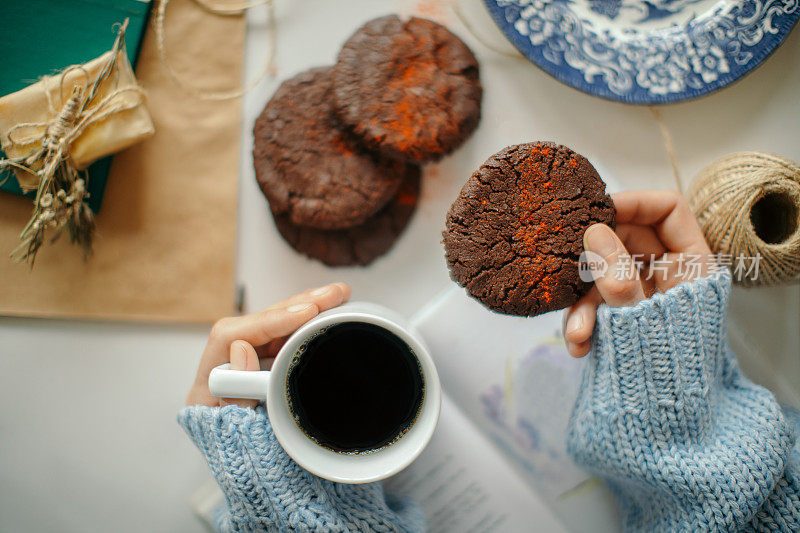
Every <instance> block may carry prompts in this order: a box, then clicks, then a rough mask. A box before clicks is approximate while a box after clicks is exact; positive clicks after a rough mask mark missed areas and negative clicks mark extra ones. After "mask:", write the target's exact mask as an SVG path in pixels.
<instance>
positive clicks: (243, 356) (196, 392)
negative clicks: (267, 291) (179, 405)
mask: <svg viewBox="0 0 800 533" xmlns="http://www.w3.org/2000/svg"><path fill="white" fill-rule="evenodd" d="M349 298H350V287H349V286H348V285H347V284H346V283H333V284H331V285H326V286H324V287H319V288H317V289H309V290H307V291H305V292H301V293H300V294H296V295H294V296H292V297H290V298H287V299H286V300H283V301H282V302H278V303H276V304H274V305H272V306H270V307H268V308H267V309H265V310H264V311H261V312H260V313H253V314H250V315H244V316H240V317H229V318H223V319H221V320H219V321H217V323H216V324H214V327H212V328H211V334H210V335H209V337H208V344H206V348H205V350H204V351H203V357H202V358H201V359H200V365H199V367H198V369H197V377H195V380H194V384H193V385H192V388H191V389H190V390H189V394H187V395H186V405H187V406H189V405H208V406H211V407H215V406H219V405H230V404H236V405H239V406H242V407H255V406H256V404H257V403H258V402H257V401H256V400H241V399H238V400H237V399H225V398H217V397H215V396H212V395H211V392H210V391H209V390H208V375H209V374H210V373H211V370H212V369H213V368H214V367H216V366H219V365H221V364H224V363H227V362H230V364H231V369H233V370H260V369H261V368H260V362H259V361H260V359H269V358H273V357H275V355H276V354H277V353H278V350H280V349H281V346H283V344H284V343H285V342H286V338H287V337H288V336H289V335H291V334H292V333H294V332H295V331H296V330H297V329H298V328H299V327H300V326H302V325H303V324H305V323H306V322H308V321H309V320H311V319H312V318H314V317H315V316H317V315H318V314H319V313H321V312H322V311H326V310H328V309H331V308H333V307H336V306H337V305H340V304H342V303H344V302H346V301H347V300H348V299H349Z"/></svg>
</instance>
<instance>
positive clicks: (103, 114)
mask: <svg viewBox="0 0 800 533" xmlns="http://www.w3.org/2000/svg"><path fill="white" fill-rule="evenodd" d="M127 26H128V20H127V19H126V20H125V22H124V23H123V24H121V25H120V26H119V28H118V32H117V39H116V41H115V42H114V46H113V48H112V50H111V52H110V53H109V54H110V55H109V57H108V59H106V60H104V61H103V62H102V63H101V64H100V72H99V74H98V75H97V77H96V78H95V79H94V80H91V76H90V75H89V73H88V71H87V70H86V68H85V67H83V66H72V67H67V68H66V69H64V70H63V71H61V74H60V79H59V85H58V88H57V90H56V88H53V86H52V84H51V83H50V82H49V81H45V80H43V81H42V82H41V86H42V90H43V91H44V96H45V99H46V101H47V107H48V109H47V111H48V116H52V117H53V118H52V119H50V120H47V121H43V122H25V123H19V124H16V125H15V126H14V127H13V128H11V130H10V131H9V132H8V134H7V137H8V141H9V143H10V144H11V146H17V147H19V146H25V145H30V144H33V143H36V142H41V146H39V147H38V148H36V149H35V150H34V151H33V153H32V154H30V155H27V156H21V157H17V158H10V159H2V160H0V168H4V167H6V168H12V169H14V170H17V171H22V172H25V173H26V174H30V175H32V176H34V177H35V178H38V183H37V185H36V187H27V188H35V190H36V196H35V200H34V210H33V214H32V216H31V218H30V219H29V220H28V223H27V224H26V225H25V227H24V228H23V230H22V232H21V233H20V236H19V238H20V243H19V245H18V246H17V247H16V248H15V249H14V250H13V251H12V252H11V258H12V259H13V260H15V261H17V262H21V261H27V262H28V263H29V264H30V266H31V268H32V267H33V264H34V262H35V260H36V255H37V253H38V251H39V249H40V248H41V246H42V244H43V243H44V238H45V232H46V231H47V230H48V229H49V228H52V229H57V230H59V233H57V234H56V237H55V238H57V237H58V236H59V235H61V234H62V233H64V234H68V235H69V238H70V240H71V241H72V242H74V243H78V244H80V245H81V246H82V247H83V249H84V253H85V254H86V255H88V254H90V253H91V242H92V235H93V232H94V215H93V214H92V211H91V209H90V208H89V206H88V204H87V203H86V199H87V198H88V191H87V189H86V183H87V179H88V175H87V174H86V172H81V171H79V170H78V169H77V166H76V163H75V161H74V160H73V156H72V154H71V149H72V143H73V141H75V140H76V139H77V138H78V137H80V135H81V134H82V133H83V132H84V131H85V130H86V129H87V128H88V127H89V126H91V125H92V124H96V123H98V122H100V121H102V120H105V119H106V118H108V117H109V116H111V115H114V114H116V113H120V112H122V111H125V110H128V109H134V108H136V107H139V106H140V105H142V104H143V102H144V91H143V90H142V89H141V88H140V87H139V86H137V85H133V86H130V87H122V88H120V87H119V81H120V79H119V72H118V69H117V68H116V67H117V61H118V58H119V57H124V55H125V30H126V29H127ZM101 57H102V56H101ZM76 70H78V71H80V73H81V74H83V76H84V80H81V79H80V78H78V79H77V80H72V81H74V83H72V88H71V93H70V95H69V97H68V98H67V99H66V100H65V99H64V94H65V87H66V86H67V85H68V83H67V76H68V75H69V74H70V73H73V72H75V71H76ZM109 84H110V85H109ZM107 88H108V94H105V95H103V96H102V98H101V91H102V90H105V89H107ZM51 93H52V94H51ZM125 94H135V95H138V98H132V99H130V100H128V101H125V99H122V98H120V97H121V96H122V95H125ZM56 95H58V98H59V100H60V101H59V102H54V101H53V100H54V99H55V98H56ZM30 128H36V129H37V131H36V132H34V133H29V134H28V135H27V136H24V135H22V133H23V132H24V131H25V130H26V129H30ZM26 183H27V181H26ZM20 185H21V186H22V187H23V189H25V188H26V186H25V184H23V182H22V181H21V180H20ZM55 238H54V239H53V240H55Z"/></svg>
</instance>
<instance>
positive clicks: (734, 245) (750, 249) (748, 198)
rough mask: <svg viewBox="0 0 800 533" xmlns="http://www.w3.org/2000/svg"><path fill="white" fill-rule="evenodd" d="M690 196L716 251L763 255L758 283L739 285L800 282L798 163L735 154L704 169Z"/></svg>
mask: <svg viewBox="0 0 800 533" xmlns="http://www.w3.org/2000/svg"><path fill="white" fill-rule="evenodd" d="M687 197H688V200H689V205H690V206H691V207H692V210H693V211H694V213H695V215H696V216H697V220H698V222H699V224H700V227H701V228H702V230H703V233H704V235H705V237H706V240H707V241H708V244H709V247H710V248H711V250H712V251H713V252H714V253H716V254H725V255H727V256H730V257H732V258H736V257H740V256H741V257H747V258H752V257H758V256H760V266H759V274H758V277H757V278H756V279H752V278H750V277H748V276H745V277H744V278H743V279H737V278H736V277H734V281H736V282H737V283H740V284H742V285H745V286H757V285H759V286H760V285H778V284H786V283H797V282H798V281H800V166H799V165H798V164H797V163H795V162H794V161H791V160H789V159H786V158H783V157H780V156H777V155H773V154H768V153H764V152H739V153H734V154H730V155H728V156H725V157H723V158H721V159H718V160H717V161H714V162H713V163H711V164H710V165H709V166H708V167H706V168H705V169H703V170H702V171H701V172H700V173H699V174H698V175H697V177H696V178H695V180H694V181H693V182H692V184H691V186H690V188H689V191H688V192H687ZM762 213H763V215H762Z"/></svg>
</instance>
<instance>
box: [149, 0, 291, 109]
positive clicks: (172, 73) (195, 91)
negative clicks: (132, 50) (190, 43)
mask: <svg viewBox="0 0 800 533" xmlns="http://www.w3.org/2000/svg"><path fill="white" fill-rule="evenodd" d="M194 2H195V3H196V4H198V5H199V6H200V7H202V8H203V9H205V10H206V11H208V12H209V13H212V14H214V15H220V16H233V15H241V14H242V13H244V12H245V11H246V10H248V9H251V8H254V7H258V6H266V8H267V35H268V39H269V47H268V49H267V57H266V59H265V60H264V64H263V65H262V67H261V70H260V72H259V73H258V75H257V76H256V77H255V78H253V79H252V80H250V81H249V82H247V83H246V84H244V85H242V86H241V87H240V88H238V89H233V90H228V91H213V90H210V89H203V88H200V87H197V86H195V85H194V84H193V83H192V82H191V81H188V80H187V79H185V78H184V75H183V74H181V73H179V72H178V71H177V70H175V68H173V66H172V64H171V63H170V61H169V58H168V57H167V43H166V31H165V26H166V16H167V5H168V4H169V0H159V3H158V9H157V10H156V16H155V22H154V24H155V31H156V46H157V48H158V56H159V59H160V61H161V64H162V66H163V67H164V69H165V70H166V71H167V74H169V77H170V78H171V79H172V81H173V82H174V83H175V84H176V85H178V86H179V87H180V88H181V89H183V90H184V91H185V92H187V93H189V94H190V95H192V96H194V97H195V98H199V99H202V100H216V101H222V100H233V99H235V98H239V97H240V96H242V95H244V94H246V93H247V92H249V91H250V90H252V89H253V88H255V87H256V86H257V85H258V84H259V83H260V82H261V80H262V79H263V78H264V77H265V76H266V75H267V74H269V72H270V71H271V70H272V66H273V63H274V61H275V51H276V49H277V32H276V25H275V10H274V4H273V0H253V1H250V2H247V1H244V2H236V3H224V4H223V3H218V2H211V1H209V0H194Z"/></svg>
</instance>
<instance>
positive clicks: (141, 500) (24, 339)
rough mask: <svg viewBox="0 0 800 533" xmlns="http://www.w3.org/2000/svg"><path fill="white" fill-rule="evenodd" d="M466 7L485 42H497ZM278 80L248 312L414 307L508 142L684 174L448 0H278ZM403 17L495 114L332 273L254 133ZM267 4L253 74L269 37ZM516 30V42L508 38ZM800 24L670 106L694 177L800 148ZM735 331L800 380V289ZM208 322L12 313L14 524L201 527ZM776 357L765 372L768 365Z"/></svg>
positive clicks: (243, 242) (644, 183) (749, 307)
mask: <svg viewBox="0 0 800 533" xmlns="http://www.w3.org/2000/svg"><path fill="white" fill-rule="evenodd" d="M471 2H472V0H470V2H467V5H466V8H467V15H468V17H471V18H475V19H476V20H477V21H478V23H479V27H478V29H477V30H478V32H479V34H481V35H482V36H483V39H484V40H492V39H494V40H498V39H499V36H498V35H497V32H496V30H495V29H494V28H493V27H492V26H491V25H488V24H486V21H487V20H488V19H486V20H483V23H481V20H482V13H481V11H480V10H481V9H483V8H482V7H480V6H477V7H476V6H475V5H473V4H472V3H471ZM277 12H278V17H279V20H278V25H279V46H278V55H277V61H276V65H277V76H276V78H274V79H267V80H264V81H263V82H262V83H261V84H260V85H259V86H258V87H257V88H256V89H255V90H254V91H253V92H252V93H250V94H249V95H248V96H247V97H246V99H245V119H244V121H243V132H244V135H243V143H242V144H243V148H242V170H241V176H242V182H241V199H240V212H239V227H240V231H239V252H238V277H239V280H240V282H241V283H242V284H243V285H244V286H245V288H246V293H247V307H248V309H258V308H260V307H264V306H266V305H268V304H269V303H271V302H273V301H274V300H276V299H278V298H281V297H284V296H286V295H289V294H291V293H294V292H296V291H298V290H301V289H303V288H306V287H308V286H311V285H316V284H323V283H325V282H328V281H333V280H336V279H344V280H345V281H348V282H349V283H351V284H352V286H353V289H354V295H355V297H357V298H360V299H367V300H374V301H378V302H383V303H384V304H386V305H389V306H390V307H394V308H395V309H397V310H398V311H400V312H402V313H405V314H411V313H413V312H414V311H415V310H416V309H417V308H418V307H419V306H421V305H422V304H423V303H424V302H425V301H427V300H428V299H429V298H430V297H431V296H432V295H433V294H434V293H436V292H437V291H439V290H440V289H442V288H443V287H446V286H447V284H448V283H449V281H448V277H447V273H446V269H445V265H444V260H443V257H442V250H441V245H440V243H439V241H440V235H439V232H440V230H441V228H442V226H443V220H444V213H445V211H446V209H447V207H448V205H449V203H450V202H451V201H452V199H453V198H454V197H455V195H456V194H457V192H458V190H459V189H460V187H461V185H462V184H463V182H464V180H465V179H466V178H467V177H468V176H469V174H470V172H471V171H472V170H473V169H474V168H476V167H477V166H478V165H479V164H480V163H481V162H483V161H484V160H485V159H486V158H487V157H488V156H489V155H491V154H492V153H493V152H495V151H497V150H498V149H500V148H502V147H503V146H506V145H508V144H514V143H518V142H522V141H528V140H539V139H543V140H544V139H547V140H556V141H558V142H561V143H563V144H566V145H568V146H571V147H573V148H574V149H576V150H577V151H578V152H581V153H583V154H584V155H586V156H587V157H588V158H589V159H590V160H591V161H592V162H593V163H594V164H595V166H596V167H597V168H598V170H599V171H600V173H601V175H603V176H606V177H608V178H609V180H610V181H613V182H614V183H617V184H619V187H620V188H625V189H637V188H669V187H673V178H672V174H671V171H670V168H669V163H668V159H667V155H666V152H665V150H664V148H663V141H662V138H661V135H660V133H659V130H658V127H657V125H656V123H655V122H654V120H653V118H652V116H651V114H650V112H649V111H648V110H647V109H646V108H642V107H629V106H625V105H622V104H616V103H611V102H607V101H604V100H600V99H598V98H594V97H591V96H588V95H585V94H583V93H580V92H578V91H575V90H573V89H570V88H568V87H566V86H564V85H562V84H561V83H559V82H557V81H555V80H554V79H552V78H550V77H549V76H548V75H547V74H545V73H544V72H542V71H540V70H539V69H537V68H536V67H534V66H532V65H530V64H528V63H526V62H524V61H522V60H519V59H515V58H511V57H507V56H504V55H501V54H498V53H496V52H493V51H492V50H490V49H488V48H487V47H486V46H484V45H483V44H482V43H481V42H480V41H478V40H476V39H475V38H474V37H473V36H472V35H471V34H470V33H469V31H467V30H466V28H465V27H464V26H463V25H462V24H461V22H460V21H459V19H458V18H457V17H456V16H455V14H454V13H453V11H452V10H451V9H450V7H449V3H448V2H439V1H433V0H428V1H410V0H409V1H402V0H398V1H394V2H376V1H374V0H357V1H356V0H347V1H346V2H330V1H326V0H302V1H296V2H290V1H288V0H279V1H278V10H277ZM391 12H401V13H405V14H409V13H412V12H421V13H423V14H424V15H426V16H429V17H433V18H438V19H439V20H440V21H442V22H444V23H446V24H447V25H448V26H449V27H450V28H452V29H453V31H455V32H456V33H458V34H459V35H460V36H461V37H462V38H463V39H464V40H465V41H466V42H467V43H468V44H469V45H470V47H472V49H473V50H474V51H475V53H476V55H477V56H478V58H479V61H480V63H481V78H482V80H483V82H484V85H485V89H486V91H485V96H484V102H483V119H482V122H481V125H480V128H479V129H478V131H477V132H476V133H475V135H474V136H473V137H472V138H471V139H470V140H469V141H468V142H467V143H466V144H465V145H464V146H463V147H462V148H461V149H460V150H458V151H457V152H456V153H455V154H454V155H452V156H451V157H448V158H446V159H445V160H444V161H442V162H440V163H438V164H436V165H431V166H428V167H427V168H426V176H425V182H424V189H423V194H422V202H421V205H420V208H419V212H418V214H417V215H416V217H415V218H414V220H413V222H412V223H411V225H410V227H409V228H408V231H407V232H406V234H405V235H404V236H403V238H402V239H401V240H400V242H399V243H398V244H397V246H395V248H394V249H393V250H392V252H391V253H390V254H389V255H388V256H387V257H385V258H383V259H381V260H379V261H378V262H376V263H375V264H374V265H373V266H372V267H370V268H368V269H343V270H331V269H327V268H324V267H322V266H321V265H319V264H316V263H313V262H311V261H308V260H305V259H303V258H302V257H300V256H298V255H296V254H294V253H293V252H291V250H289V249H288V247H287V246H286V245H285V244H284V243H283V242H282V241H280V238H279V237H278V236H277V234H276V233H275V230H274V228H273V227H272V223H271V221H270V219H269V215H268V214H267V211H266V208H265V204H264V201H263V198H262V196H261V195H260V193H259V192H258V189H257V187H256V186H255V184H254V180H253V171H252V168H251V160H250V156H249V151H250V146H251V135H250V129H251V127H252V122H253V120H254V118H255V116H256V115H257V114H258V112H259V111H260V110H261V108H262V107H263V105H264V103H265V102H266V101H267V100H268V98H269V96H270V95H271V94H272V92H273V91H274V90H275V88H276V87H277V83H278V82H280V81H282V80H284V79H286V78H288V77H290V76H292V75H294V74H295V73H297V72H299V71H301V70H303V69H306V68H308V67H311V66H317V65H323V64H330V63H332V62H333V61H334V59H335V57H336V54H337V52H338V48H339V46H340V45H341V44H342V42H344V40H345V39H346V38H347V37H348V36H349V35H350V34H351V33H352V32H353V30H354V29H355V28H356V27H357V26H358V25H360V24H361V23H362V22H364V21H366V20H368V19H370V18H373V17H375V16H378V15H382V14H387V13H391ZM262 15H263V14H261V13H253V15H252V16H251V17H250V23H249V32H248V50H247V54H246V58H247V67H246V70H247V72H249V73H251V74H254V73H255V72H257V71H258V70H259V67H260V64H261V62H262V61H263V57H264V53H265V50H266V34H265V29H264V23H263V21H264V19H263V16H262ZM497 42H501V41H499V40H498V41H497ZM799 91H800V33H798V32H797V31H795V32H794V34H792V35H791V36H790V37H789V38H788V39H787V41H786V42H785V44H784V45H783V46H782V47H781V48H780V49H779V50H778V51H777V52H775V54H774V55H773V57H771V58H769V60H768V61H767V62H766V63H765V64H764V65H763V66H761V67H760V68H758V69H757V70H756V71H755V72H754V73H752V75H750V76H748V77H746V78H745V79H743V80H741V81H739V82H738V83H735V84H733V85H732V86H730V87H728V88H726V89H724V90H722V91H720V92H718V93H717V94H714V95H711V96H709V97H706V98H702V99H700V100H697V101H693V102H687V103H682V104H676V105H672V106H668V107H663V108H661V111H662V113H663V116H664V121H665V123H666V124H667V126H668V128H669V130H670V131H671V132H672V135H673V136H674V138H675V147H676V151H677V157H678V163H679V167H680V171H681V173H682V175H683V177H684V180H685V181H688V179H690V178H691V177H692V176H693V175H694V174H695V173H696V172H697V171H698V170H699V169H700V168H701V167H702V166H704V165H705V164H707V163H709V162H711V161H712V160H713V159H714V158H716V157H719V156H722V155H724V154H727V153H729V152H733V151H737V150H749V149H759V150H766V151H771V152H775V153H778V154H782V155H784V156H787V157H790V158H792V159H794V160H798V161H800V143H798V134H800V126H798V124H800V121H799V119H800V99H799V98H798V92H799ZM732 307H733V310H732V318H733V322H734V324H735V325H736V331H737V332H738V333H739V334H741V335H744V336H745V337H746V338H747V339H748V342H749V343H750V344H751V345H753V346H755V347H756V352H755V353H756V355H755V357H756V361H757V363H756V364H755V365H751V368H752V369H753V372H754V373H755V374H757V377H758V378H759V379H761V380H762V381H765V382H768V383H770V378H769V375H770V372H769V370H770V369H774V368H779V369H780V372H779V373H780V374H781V375H782V376H783V377H784V378H785V380H784V385H785V384H786V383H790V385H789V386H788V387H787V386H784V389H782V392H781V393H780V394H781V397H783V398H787V399H789V401H792V399H791V397H792V395H793V394H797V393H798V391H800V340H798V331H800V288H798V287H797V286H795V287H789V288H786V287H783V288H772V289H757V290H743V289H736V290H735V291H734V296H733V299H732ZM207 329H208V326H206V325H198V326H164V325H145V324H122V323H101V322H85V321H68V320H37V319H19V318H2V319H0V398H1V399H2V402H3V406H4V409H3V410H2V412H0V531H26V532H37V531H54V530H58V531H63V532H70V531H109V530H113V531H119V532H126V531H131V532H138V531H201V530H202V529H201V528H202V526H201V525H200V522H199V521H198V520H197V519H196V518H195V517H194V516H193V515H192V512H191V510H190V508H189V506H188V503H187V500H188V497H189V495H190V494H191V493H192V492H193V491H194V489H195V488H196V487H197V486H198V485H199V484H201V483H203V482H205V481H207V480H208V479H209V478H210V475H209V474H208V473H207V471H206V468H205V466H204V464H203V463H202V461H201V459H200V456H199V454H198V453H197V452H196V451H195V449H194V448H193V446H192V445H191V443H190V442H189V440H188V439H186V438H185V437H184V436H183V434H182V432H181V430H180V429H179V428H178V426H177V424H176V423H175V412H176V411H177V410H178V409H179V408H180V406H181V405H182V402H183V398H184V394H185V392H186V389H187V387H188V385H189V384H190V382H191V380H192V377H193V374H194V371H195V367H196V363H197V360H198V358H199V355H200V352H201V350H202V348H203V346H204V343H205V339H206V334H207ZM765 369H766V370H765Z"/></svg>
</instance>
